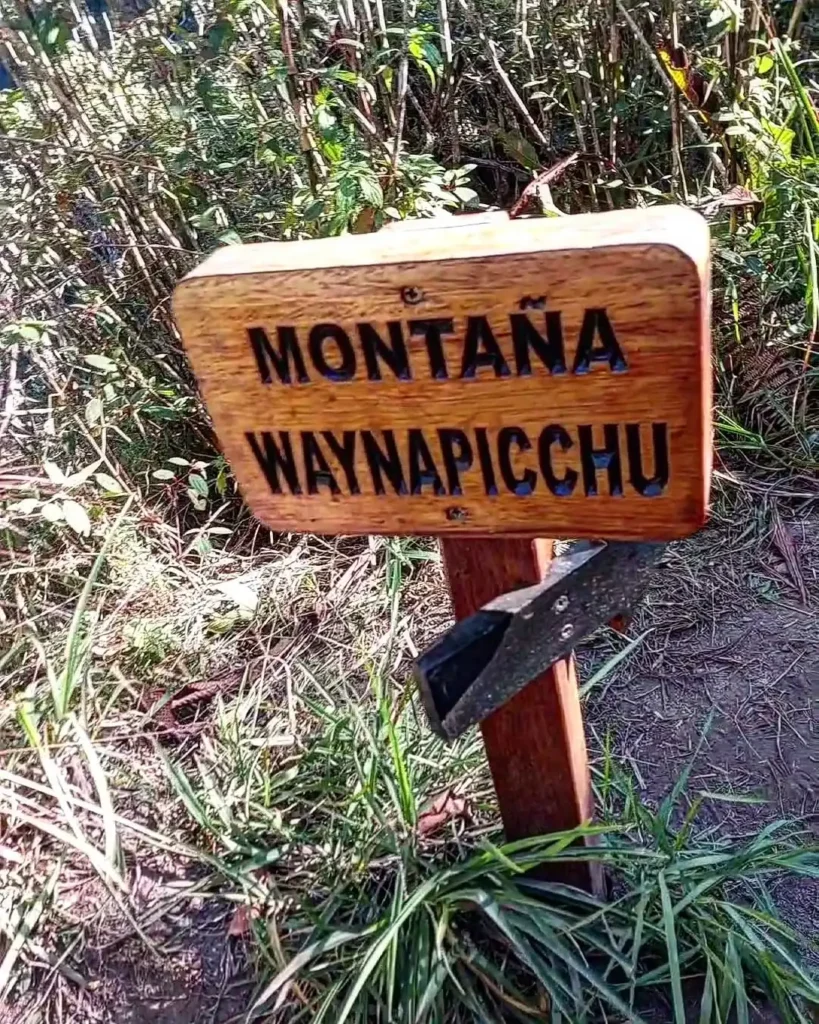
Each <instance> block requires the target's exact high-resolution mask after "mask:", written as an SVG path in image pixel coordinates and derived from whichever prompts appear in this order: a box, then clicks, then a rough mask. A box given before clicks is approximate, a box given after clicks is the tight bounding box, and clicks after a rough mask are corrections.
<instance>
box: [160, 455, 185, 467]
mask: <svg viewBox="0 0 819 1024" xmlns="http://www.w3.org/2000/svg"><path fill="white" fill-rule="evenodd" d="M165 461H166V462H170V464H171V465H172V466H189V465H190V462H189V461H188V460H187V459H183V458H182V457H181V456H180V455H172V456H171V457H170V458H169V459H166V460H165Z"/></svg>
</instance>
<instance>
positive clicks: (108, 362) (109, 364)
mask: <svg viewBox="0 0 819 1024" xmlns="http://www.w3.org/2000/svg"><path fill="white" fill-rule="evenodd" d="M85 361H86V363H88V365H89V366H93V367H94V369H95V370H102V371H103V372H105V373H113V371H114V370H116V368H117V364H116V363H115V362H114V360H113V359H109V358H108V356H101V355H96V354H93V353H92V354H91V355H88V356H85Z"/></svg>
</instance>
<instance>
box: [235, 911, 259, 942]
mask: <svg viewBox="0 0 819 1024" xmlns="http://www.w3.org/2000/svg"><path fill="white" fill-rule="evenodd" d="M258 916H259V911H258V910H257V909H256V907H249V906H248V905H247V904H246V903H242V904H241V905H240V906H238V907H237V908H236V909H235V910H234V911H233V915H232V916H231V919H230V924H229V925H228V929H227V933H228V935H230V936H231V938H234V939H239V938H241V937H242V936H243V935H247V933H248V932H249V931H250V926H251V924H252V923H253V922H254V921H255V920H256V918H257V917H258Z"/></svg>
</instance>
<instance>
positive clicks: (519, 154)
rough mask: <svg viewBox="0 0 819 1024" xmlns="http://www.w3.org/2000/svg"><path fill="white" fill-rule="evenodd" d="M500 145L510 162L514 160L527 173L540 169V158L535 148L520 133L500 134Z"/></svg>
mask: <svg viewBox="0 0 819 1024" xmlns="http://www.w3.org/2000/svg"><path fill="white" fill-rule="evenodd" d="M499 138H500V141H501V145H502V146H503V148H504V151H505V152H506V155H507V156H508V157H509V158H510V160H516V161H517V162H518V163H519V164H520V165H521V167H525V168H526V169H527V170H528V171H537V170H539V169H540V158H539V157H538V155H537V152H536V151H535V147H534V146H533V145H532V144H531V142H529V141H528V140H527V139H524V137H523V136H522V135H521V134H520V132H501V133H500V135H499Z"/></svg>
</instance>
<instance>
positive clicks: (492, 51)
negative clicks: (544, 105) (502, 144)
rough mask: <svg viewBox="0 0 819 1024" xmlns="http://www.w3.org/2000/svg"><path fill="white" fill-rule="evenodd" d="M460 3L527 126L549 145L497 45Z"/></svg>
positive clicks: (461, 0)
mask: <svg viewBox="0 0 819 1024" xmlns="http://www.w3.org/2000/svg"><path fill="white" fill-rule="evenodd" d="M458 3H459V4H460V6H461V10H462V11H463V12H464V14H465V15H466V19H467V21H468V22H469V23H470V24H471V25H472V27H473V28H474V29H475V32H476V33H477V34H478V38H479V39H480V41H481V42H482V43H483V47H484V49H485V50H486V53H487V56H488V57H489V59H490V61H491V62H492V66H493V67H494V69H495V74H496V75H497V76H498V78H499V79H500V80H501V83H502V84H503V87H504V89H506V91H507V92H508V93H509V96H510V98H511V100H512V102H513V103H514V104H515V106H516V107H517V108H518V110H519V111H520V115H521V117H522V118H523V120H524V121H525V122H526V125H527V127H528V128H529V130H530V131H531V133H532V134H533V135H534V137H535V138H536V139H537V141H538V142H539V143H540V144H541V146H548V145H549V142H548V140H547V138H546V136H545V135H544V134H543V132H542V131H541V130H540V128H539V127H538V126H537V124H536V123H535V119H534V118H533V117H532V115H531V114H530V113H529V108H528V107H527V106H526V104H525V103H524V102H523V100H522V99H521V96H520V93H518V91H517V90H516V89H515V87H514V85H512V82H511V81H510V79H509V76H508V75H507V74H506V71H505V70H504V68H503V65H502V64H501V62H500V58H499V57H498V50H497V47H496V46H495V43H494V42H493V41H492V40H491V39H490V38H489V37H488V36H487V34H486V32H484V30H483V26H482V25H481V23H480V21H479V20H478V18H477V17H476V15H475V14H473V12H472V11H471V10H470V9H469V5H468V4H467V2H466V0H458Z"/></svg>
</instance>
